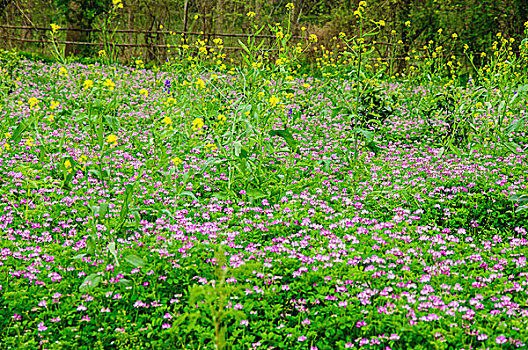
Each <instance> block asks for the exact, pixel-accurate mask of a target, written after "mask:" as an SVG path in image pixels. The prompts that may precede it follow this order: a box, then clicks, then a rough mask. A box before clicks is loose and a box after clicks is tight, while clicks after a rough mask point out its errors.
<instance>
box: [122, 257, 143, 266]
mask: <svg viewBox="0 0 528 350" xmlns="http://www.w3.org/2000/svg"><path fill="white" fill-rule="evenodd" d="M125 261H126V262H128V263H130V264H132V265H134V266H135V267H142V266H145V261H144V260H143V259H142V258H140V257H139V256H137V255H133V254H132V255H127V256H126V257H125Z"/></svg>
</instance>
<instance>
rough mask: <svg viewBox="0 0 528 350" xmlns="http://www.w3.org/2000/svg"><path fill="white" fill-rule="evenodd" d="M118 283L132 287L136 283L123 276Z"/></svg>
mask: <svg viewBox="0 0 528 350" xmlns="http://www.w3.org/2000/svg"><path fill="white" fill-rule="evenodd" d="M117 285H118V286H121V287H132V286H133V285H134V284H133V283H132V281H131V280H127V279H126V278H121V279H120V280H119V282H117Z"/></svg>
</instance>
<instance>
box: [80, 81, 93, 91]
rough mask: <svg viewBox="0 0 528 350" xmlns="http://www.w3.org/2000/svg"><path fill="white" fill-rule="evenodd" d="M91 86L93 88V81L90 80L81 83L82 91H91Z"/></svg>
mask: <svg viewBox="0 0 528 350" xmlns="http://www.w3.org/2000/svg"><path fill="white" fill-rule="evenodd" d="M93 86H94V82H93V80H90V79H87V80H85V81H84V83H83V88H84V90H88V89H91V88H93Z"/></svg>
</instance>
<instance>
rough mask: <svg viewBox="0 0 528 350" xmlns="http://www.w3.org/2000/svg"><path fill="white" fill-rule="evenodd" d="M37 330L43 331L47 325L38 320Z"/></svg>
mask: <svg viewBox="0 0 528 350" xmlns="http://www.w3.org/2000/svg"><path fill="white" fill-rule="evenodd" d="M37 329H38V331H39V332H45V331H47V330H48V327H46V326H45V325H44V322H40V323H39V324H38V326H37Z"/></svg>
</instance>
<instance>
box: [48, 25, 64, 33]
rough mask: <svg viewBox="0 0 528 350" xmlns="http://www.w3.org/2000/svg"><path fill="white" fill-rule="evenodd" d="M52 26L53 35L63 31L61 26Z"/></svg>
mask: <svg viewBox="0 0 528 350" xmlns="http://www.w3.org/2000/svg"><path fill="white" fill-rule="evenodd" d="M50 26H51V33H52V34H56V33H57V31H58V30H59V29H61V27H60V26H58V25H56V24H55V23H52V24H50Z"/></svg>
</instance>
